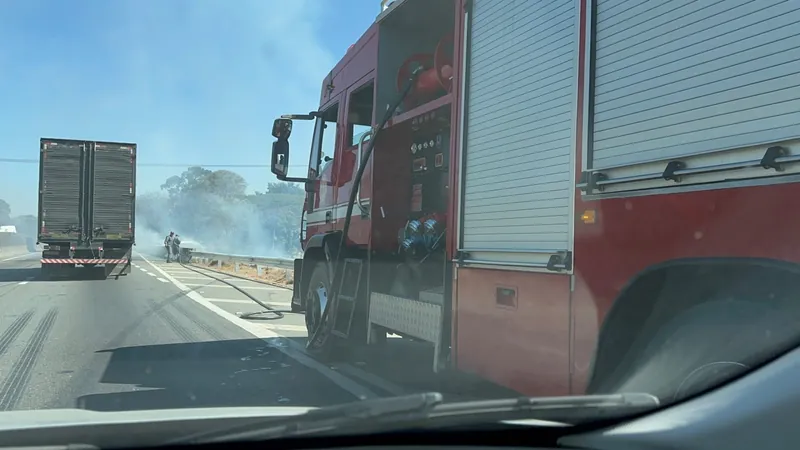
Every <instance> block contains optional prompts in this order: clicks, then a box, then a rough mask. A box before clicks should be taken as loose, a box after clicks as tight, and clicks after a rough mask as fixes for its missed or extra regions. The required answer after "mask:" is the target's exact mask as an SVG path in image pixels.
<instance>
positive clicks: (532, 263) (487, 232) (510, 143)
mask: <svg viewBox="0 0 800 450" xmlns="http://www.w3.org/2000/svg"><path fill="white" fill-rule="evenodd" d="M542 5H543V6H542V7H540V8H534V7H531V5H530V3H529V2H517V3H514V2H501V1H490V0H475V1H474V2H473V5H472V6H473V7H472V10H471V11H472V12H471V15H472V17H471V18H470V31H469V33H470V35H469V38H468V39H469V50H468V56H467V57H468V61H469V66H468V68H467V71H468V73H467V74H466V79H467V82H466V85H465V88H466V92H467V94H466V105H465V107H464V114H465V118H464V120H465V135H464V136H463V142H464V144H463V148H462V152H463V157H464V159H465V164H464V172H463V183H464V190H463V204H462V210H463V212H464V213H463V220H462V225H461V226H462V230H461V232H462V236H463V237H462V242H461V243H460V245H459V248H460V249H461V250H462V252H464V253H466V254H468V255H469V256H468V258H467V259H468V260H473V261H475V262H476V263H481V264H484V263H486V264H495V265H497V264H499V265H509V266H513V265H518V266H528V267H538V268H541V269H544V268H546V267H547V262H548V261H549V260H550V258H551V256H553V255H554V254H556V253H560V252H566V251H571V250H572V221H571V217H572V214H573V213H572V211H573V206H572V205H573V200H572V199H573V189H572V187H573V186H574V165H573V162H572V161H573V149H574V138H573V133H574V132H573V125H574V107H575V98H576V95H575V93H576V90H575V89H576V86H575V84H576V81H575V61H576V52H577V49H576V36H577V33H576V2H575V1H573V0H554V1H552V2H546V3H543V4H542Z"/></svg>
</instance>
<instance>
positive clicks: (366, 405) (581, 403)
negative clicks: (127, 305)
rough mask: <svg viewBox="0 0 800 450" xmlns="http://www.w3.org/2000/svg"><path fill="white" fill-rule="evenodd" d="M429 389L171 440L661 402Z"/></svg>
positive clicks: (542, 415) (571, 414) (470, 420)
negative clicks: (490, 396) (471, 397)
mask: <svg viewBox="0 0 800 450" xmlns="http://www.w3.org/2000/svg"><path fill="white" fill-rule="evenodd" d="M442 400H443V398H442V394H440V393H438V392H428V393H421V394H412V395H405V396H398V397H389V398H381V399H375V400H365V401H361V402H356V403H348V404H344V405H336V406H329V407H323V408H319V409H316V410H312V411H309V412H307V413H304V414H301V415H299V416H289V417H280V418H277V419H276V418H269V419H265V420H263V421H257V422H255V423H252V422H251V423H248V424H247V425H244V426H242V427H235V428H227V429H223V430H216V431H211V432H207V433H202V434H198V435H193V436H189V437H184V438H181V439H180V440H178V441H173V442H170V443H169V444H176V443H177V444H186V443H210V442H226V441H236V440H257V439H268V438H279V437H289V436H301V435H313V434H337V433H355V432H360V431H362V430H363V431H365V432H377V431H385V430H387V429H389V430H394V429H410V428H419V427H423V426H424V427H433V428H442V427H448V426H459V425H469V424H479V423H498V422H512V423H513V421H524V420H538V421H548V422H552V423H551V424H552V425H555V426H559V425H560V426H568V425H569V424H574V423H576V422H582V421H586V420H600V419H610V418H616V417H623V416H628V415H631V414H636V413H638V412H644V411H648V410H652V409H655V408H657V407H658V405H659V401H658V399H657V398H656V397H655V396H652V395H650V394H638V393H626V394H612V395H588V396H568V397H522V398H511V399H501V400H479V401H469V402H456V403H447V404H443V403H442Z"/></svg>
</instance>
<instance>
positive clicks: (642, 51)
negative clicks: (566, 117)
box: [581, 0, 800, 195]
mask: <svg viewBox="0 0 800 450" xmlns="http://www.w3.org/2000/svg"><path fill="white" fill-rule="evenodd" d="M592 14H593V16H594V17H593V20H589V21H587V22H588V23H589V24H590V25H589V27H590V28H591V26H592V25H591V24H594V29H589V30H588V31H589V32H588V33H587V34H586V35H587V36H588V37H589V41H588V42H587V43H588V44H589V45H590V46H591V47H592V50H593V51H592V54H593V55H592V57H591V58H590V63H591V64H592V67H591V69H590V72H589V73H593V74H594V78H593V84H591V83H589V84H587V86H586V87H585V89H586V90H587V91H588V93H587V94H588V95H587V98H590V99H591V104H590V110H589V111H588V112H587V115H588V116H589V125H590V127H591V128H590V133H589V134H588V138H587V142H585V145H584V148H586V149H587V152H586V154H585V155H584V159H583V169H584V180H583V183H582V184H581V187H582V188H583V189H584V190H585V191H586V192H587V193H589V194H596V195H603V194H614V193H615V192H620V191H634V190H640V189H651V188H665V187H676V186H684V185H689V184H695V185H696V184H700V183H712V182H718V181H725V180H728V181H730V180H736V179H745V178H757V177H774V176H776V175H780V174H787V173H797V172H800V164H796V162H797V161H800V148H798V142H797V140H798V139H799V138H800V128H798V124H799V123H800V77H798V75H797V74H798V73H800V31H798V30H800V2H796V1H779V0H759V1H750V0H725V1H713V2H705V1H693V0H665V1H661V2H653V1H646V0H626V1H618V0H607V1H600V2H597V4H596V5H595V7H594V10H593V11H592ZM773 146H780V147H783V148H784V150H783V151H780V152H777V153H773V154H772V155H769V154H768V152H767V149H768V148H770V147H773ZM765 156H766V159H765ZM774 157H777V159H776V160H774ZM762 159H763V160H765V161H767V162H769V161H773V162H777V163H782V164H783V166H784V167H782V169H783V172H777V171H775V170H771V169H770V170H767V169H765V168H764V167H761V162H762ZM670 163H672V164H671V166H670ZM672 169H675V170H677V172H675V175H681V176H680V177H679V178H673V179H670V178H669V176H668V175H669V174H670V172H671V170H672ZM678 180H679V184H678V183H677V181H678ZM762 181H765V182H773V181H777V179H772V180H762Z"/></svg>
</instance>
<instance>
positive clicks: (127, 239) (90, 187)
mask: <svg viewBox="0 0 800 450" xmlns="http://www.w3.org/2000/svg"><path fill="white" fill-rule="evenodd" d="M39 148H40V157H39V223H38V243H41V244H46V245H45V250H44V251H43V252H42V259H41V263H42V276H43V277H50V276H54V275H69V274H70V273H75V271H76V270H78V269H82V270H84V271H92V272H93V273H94V274H96V275H98V276H102V277H103V278H105V277H107V276H108V275H110V274H112V273H116V274H117V275H127V274H129V273H130V262H131V252H132V248H133V245H134V244H135V242H136V241H135V231H134V230H135V211H136V208H135V206H136V144H130V143H119V142H97V141H84V140H72V139H50V138H43V139H41V140H40V147H39Z"/></svg>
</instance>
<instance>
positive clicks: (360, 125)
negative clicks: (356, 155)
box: [347, 81, 375, 147]
mask: <svg viewBox="0 0 800 450" xmlns="http://www.w3.org/2000/svg"><path fill="white" fill-rule="evenodd" d="M374 92H375V89H374V83H373V82H371V81H370V82H369V83H367V84H365V85H364V86H362V87H360V88H358V89H357V90H355V91H353V93H352V94H350V101H349V102H348V105H347V142H348V144H349V146H350V147H354V146H357V145H358V143H359V142H360V141H361V137H362V136H364V134H365V133H367V132H369V130H370V128H371V127H372V112H373V111H372V105H373V103H374V101H373V100H374ZM367 140H369V138H367V139H366V140H365V141H367Z"/></svg>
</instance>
